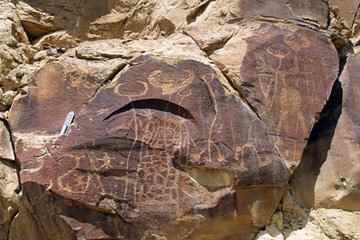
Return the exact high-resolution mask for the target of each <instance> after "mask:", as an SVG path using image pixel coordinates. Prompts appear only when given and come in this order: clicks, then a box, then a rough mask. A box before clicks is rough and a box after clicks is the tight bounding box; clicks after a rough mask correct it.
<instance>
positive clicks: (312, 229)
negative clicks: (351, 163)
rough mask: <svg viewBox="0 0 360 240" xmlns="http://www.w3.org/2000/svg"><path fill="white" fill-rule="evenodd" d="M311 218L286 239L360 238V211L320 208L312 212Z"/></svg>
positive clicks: (350, 239) (324, 239) (353, 239)
mask: <svg viewBox="0 0 360 240" xmlns="http://www.w3.org/2000/svg"><path fill="white" fill-rule="evenodd" d="M310 219H311V220H310V221H309V222H308V223H307V224H306V226H305V227H304V228H302V229H299V230H297V231H294V232H292V233H291V234H290V236H288V237H287V238H286V239H290V240H300V239H301V240H313V239H320V240H329V239H339V240H340V239H349V240H358V239H360V234H359V230H358V229H359V224H360V214H359V212H346V211H342V210H338V209H318V210H314V211H312V212H311V213H310Z"/></svg>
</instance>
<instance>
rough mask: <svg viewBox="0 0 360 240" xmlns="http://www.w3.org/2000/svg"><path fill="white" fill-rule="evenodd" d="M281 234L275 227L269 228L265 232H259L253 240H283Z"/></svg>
mask: <svg viewBox="0 0 360 240" xmlns="http://www.w3.org/2000/svg"><path fill="white" fill-rule="evenodd" d="M284 239H285V238H284V236H283V235H282V233H281V232H280V231H279V230H278V229H276V227H275V226H269V227H267V228H266V230H264V231H261V232H259V234H258V235H257V236H256V238H255V240H284Z"/></svg>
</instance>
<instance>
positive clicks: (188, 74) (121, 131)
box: [9, 36, 288, 239]
mask: <svg viewBox="0 0 360 240" xmlns="http://www.w3.org/2000/svg"><path fill="white" fill-rule="evenodd" d="M184 38H185V39H186V38H187V37H186V36H184ZM100 43H101V44H105V45H106V44H107V45H110V44H112V45H113V48H110V47H109V48H105V49H104V50H105V51H106V52H107V53H105V52H101V53H99V52H90V50H89V49H91V47H95V49H96V48H97V49H98V45H96V44H95V43H87V44H85V45H82V46H79V48H77V49H75V52H76V53H77V56H81V57H85V56H86V57H87V59H95V58H99V57H111V56H114V57H115V59H116V60H117V61H120V62H121V63H124V62H125V60H123V59H121V54H120V53H124V51H125V49H127V50H129V49H131V46H129V48H128V47H126V48H125V47H124V48H123V49H121V47H120V46H116V45H115V46H114V43H113V42H110V41H103V42H100ZM153 43H154V42H153ZM173 44H174V43H173ZM136 48H137V47H136V44H134V47H133V49H134V50H133V52H134V55H137V54H138V53H136V52H137V51H136ZM115 51H116V52H115ZM139 52H142V51H139ZM150 53H151V52H150ZM112 54H113V55H112ZM127 56H128V55H127ZM119 57H120V58H119ZM115 59H114V60H115ZM78 61H80V60H79V59H78V58H71V57H68V58H64V59H63V60H61V61H59V62H58V63H53V64H49V65H46V66H45V67H44V68H42V70H41V71H39V72H38V73H37V75H36V76H35V82H34V86H33V87H30V88H29V90H28V92H29V93H28V95H25V96H22V97H19V98H18V99H17V100H16V101H15V103H14V105H13V107H12V109H11V112H10V115H9V116H10V117H9V118H10V123H11V126H12V127H13V132H14V136H15V143H16V149H17V157H18V159H19V161H20V165H21V169H20V178H21V179H22V186H23V191H24V193H25V194H26V196H27V197H28V200H29V201H30V203H31V205H32V206H44V205H46V206H48V208H47V213H46V212H44V211H43V208H41V209H40V208H39V209H38V208H36V207H35V209H33V211H34V213H33V214H34V215H35V216H36V219H38V223H39V224H45V223H46V225H47V228H46V230H44V233H43V234H44V235H45V236H46V237H49V236H51V232H52V231H55V232H57V231H59V229H58V230H56V229H53V228H57V227H59V226H57V225H60V226H64V227H65V226H68V227H66V228H69V227H70V229H68V231H67V232H66V234H69V236H63V239H70V238H71V237H72V236H75V235H76V236H77V237H78V238H85V239H90V238H91V237H93V234H95V233H96V235H97V236H98V237H99V238H120V236H123V237H125V238H127V239H140V238H146V236H148V235H149V234H150V235H152V234H156V235H159V236H165V237H167V238H169V239H172V238H175V236H177V235H179V234H181V235H180V236H182V237H177V238H184V237H185V236H188V237H190V238H191V239H198V238H202V237H205V236H213V238H224V237H226V238H234V237H236V236H238V237H239V236H242V237H243V238H244V239H251V237H252V236H253V235H254V233H255V232H256V229H257V228H259V227H262V226H264V225H266V224H267V222H268V221H269V219H270V218H271V215H272V213H273V212H274V211H275V208H276V206H277V204H278V202H279V201H280V198H281V196H282V192H283V191H284V187H285V186H286V185H287V181H288V173H287V171H288V170H287V168H286V166H285V164H284V163H283V161H282V160H281V158H280V156H279V154H278V152H277V151H276V149H275V146H274V145H273V144H272V142H271V139H270V136H269V135H268V132H267V128H266V126H265V125H264V124H263V122H262V121H260V120H259V119H258V118H257V116H256V114H254V113H253V112H252V111H251V109H249V108H248V107H247V105H246V104H244V103H242V101H241V99H240V98H239V97H238V96H236V95H235V94H234V93H231V92H229V91H228V90H226V88H225V87H224V86H223V85H222V83H221V81H224V80H223V79H222V77H221V75H220V76H219V74H220V73H217V72H216V70H214V69H213V66H211V65H209V64H204V63H202V62H199V61H195V60H189V59H186V58H185V59H181V58H170V57H169V56H168V57H166V58H164V57H160V56H157V57H153V56H151V55H141V56H139V57H135V58H134V59H133V60H129V61H128V62H127V64H128V65H127V67H126V68H124V69H123V70H122V71H121V72H120V73H117V74H114V73H112V74H110V75H111V76H114V77H113V78H112V79H109V76H99V78H98V79H96V78H95V77H96V76H97V74H96V73H94V72H90V70H89V71H87V70H86V67H87V68H88V69H91V70H92V71H94V70H95V69H96V68H94V67H93V66H91V65H83V66H82V67H81V68H80V67H79V64H78ZM88 61H90V62H89V64H91V61H94V60H88ZM80 66H81V65H80ZM102 66H103V65H102ZM107 66H109V67H111V65H107ZM113 66H114V65H113ZM121 66H122V67H124V64H123V65H120V66H119V67H117V70H118V71H119V70H120V68H121ZM109 67H108V68H109ZM101 70H102V71H101V72H104V71H103V69H101ZM107 71H109V72H114V70H112V71H110V70H109V69H107ZM100 79H102V80H103V82H101V81H100ZM106 79H108V80H111V82H109V83H108V84H106V85H104V86H102V87H100V88H99V86H100V85H101V84H104V82H105V81H107V80H106ZM220 79H222V80H220ZM99 83H100V85H99ZM48 86H52V91H51V92H49V91H48V89H49V87H48ZM54 106H57V107H56V108H55V107H54ZM70 111H74V112H75V114H76V115H75V121H74V123H73V124H74V126H73V127H72V128H71V132H70V133H69V135H68V136H61V135H59V133H60V130H61V126H62V124H63V121H64V119H65V117H66V115H67V113H68V112H70ZM34 139H36V141H35V142H36V143H37V144H34ZM43 194H45V195H46V196H47V197H45V198H44V199H38V196H39V195H43ZM270 196H272V197H270ZM275 196H276V197H275ZM53 198H55V199H57V200H56V203H55V204H54V202H52V201H51V200H50V199H53ZM64 201H65V202H64ZM74 206H78V207H81V209H83V211H86V212H87V214H89V216H93V217H90V218H89V219H88V220H86V221H85V222H84V219H81V216H80V215H78V213H77V211H78V210H76V209H75V208H74ZM49 209H52V210H49ZM54 214H57V217H58V220H56V222H54V223H53V224H54V226H50V225H52V224H50V223H49V222H48V221H49V218H50V216H53V215H54ZM104 217H106V218H107V219H108V220H107V221H106V222H101V223H100V225H99V224H98V223H97V222H98V221H99V219H102V218H104ZM219 221H224V222H225V223H226V224H229V225H237V224H241V225H242V227H241V228H240V229H237V228H236V230H235V229H234V230H231V231H229V230H225V229H222V228H221V227H217V228H214V229H212V228H213V227H210V226H216V224H217V223H218V222H219ZM112 228H116V229H118V231H117V232H116V231H115V232H112V231H110V232H109V230H108V229H112ZM76 229H81V230H76ZM64 234H65V233H64ZM150 235H149V236H150Z"/></svg>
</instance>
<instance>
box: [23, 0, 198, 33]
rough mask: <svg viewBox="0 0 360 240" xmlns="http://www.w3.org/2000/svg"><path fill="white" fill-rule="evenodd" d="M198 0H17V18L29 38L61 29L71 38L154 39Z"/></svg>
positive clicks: (173, 25) (173, 26) (179, 20)
mask: <svg viewBox="0 0 360 240" xmlns="http://www.w3.org/2000/svg"><path fill="white" fill-rule="evenodd" d="M202 2H203V1H201V0H191V1H188V0H182V1H173V0H167V1H161V2H159V1H154V0H144V1H139V0H137V1H129V0H121V1H113V0H106V1H102V2H99V1H90V2H87V3H86V4H83V3H82V1H80V0H76V1H68V0H61V1H54V0H51V1H46V2H44V1H30V0H22V1H18V3H17V9H18V14H19V17H20V19H21V21H22V24H23V26H24V28H25V29H26V31H27V32H28V33H29V35H30V36H31V38H34V39H36V38H39V37H41V36H44V35H46V34H49V33H51V32H55V31H58V30H64V29H65V31H66V32H67V34H69V35H71V36H72V37H73V38H74V39H77V38H78V39H89V38H90V39H94V38H96V39H99V38H131V39H135V38H139V37H146V38H158V37H161V36H168V35H170V34H172V33H173V32H174V31H175V29H176V28H178V27H181V26H182V25H183V24H184V23H186V19H187V16H188V15H190V14H191V13H193V12H194V11H196V10H197V9H198V8H199V7H201V6H202V4H203V3H202Z"/></svg>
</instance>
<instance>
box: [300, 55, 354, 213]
mask: <svg viewBox="0 0 360 240" xmlns="http://www.w3.org/2000/svg"><path fill="white" fill-rule="evenodd" d="M359 67H360V55H355V56H351V57H349V58H348V61H347V64H346V66H345V68H344V71H343V73H342V75H341V77H340V82H341V85H342V91H343V93H342V95H343V100H342V110H341V116H340V118H339V121H338V123H337V126H336V129H335V132H334V134H333V137H332V141H331V142H330V143H327V142H328V141H327V140H326V139H325V140H323V142H317V144H318V145H320V146H324V147H325V148H326V146H327V144H328V145H329V146H328V147H329V150H328V149H324V152H325V153H326V151H328V152H327V154H326V155H325V156H322V155H320V154H316V155H315V154H313V155H312V156H309V158H310V159H309V161H308V162H307V163H306V164H304V166H303V168H304V169H307V171H306V170H305V171H302V172H299V174H297V175H296V178H295V182H294V185H295V186H297V191H298V196H299V197H300V198H301V197H302V198H304V199H306V196H308V198H307V199H306V201H307V203H308V205H315V206H317V207H326V208H340V209H346V210H360V178H359V177H360V171H359V166H358V165H359V164H358V163H359V156H360V155H359V146H358V142H359V141H360V139H359V133H358V127H357V125H358V123H359V121H360V116H359V111H360V109H359V107H358V104H357V101H358V99H359V98H360V95H359V90H360V85H359V84H358V82H359V79H360V75H359V73H358V69H359ZM340 97H341V96H340ZM319 141H322V140H321V139H320V140H319ZM309 186H313V187H310V188H309ZM312 191H313V192H312ZM309 196H312V198H309Z"/></svg>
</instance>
